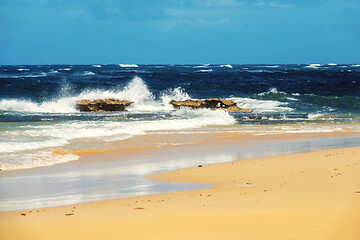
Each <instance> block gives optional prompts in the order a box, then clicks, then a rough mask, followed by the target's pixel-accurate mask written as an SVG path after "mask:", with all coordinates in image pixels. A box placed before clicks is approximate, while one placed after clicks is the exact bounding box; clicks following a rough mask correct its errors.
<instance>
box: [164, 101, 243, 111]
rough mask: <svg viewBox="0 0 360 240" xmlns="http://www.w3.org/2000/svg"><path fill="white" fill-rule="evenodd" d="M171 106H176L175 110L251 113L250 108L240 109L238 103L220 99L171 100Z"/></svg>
mask: <svg viewBox="0 0 360 240" xmlns="http://www.w3.org/2000/svg"><path fill="white" fill-rule="evenodd" d="M170 104H172V105H173V106H174V108H180V107H189V108H191V109H201V108H209V109H212V110H214V109H223V110H227V111H228V112H249V111H250V109H248V108H239V107H238V106H237V105H236V102H234V101H233V100H222V99H218V98H210V99H205V100H193V99H187V100H185V101H175V100H171V101H170Z"/></svg>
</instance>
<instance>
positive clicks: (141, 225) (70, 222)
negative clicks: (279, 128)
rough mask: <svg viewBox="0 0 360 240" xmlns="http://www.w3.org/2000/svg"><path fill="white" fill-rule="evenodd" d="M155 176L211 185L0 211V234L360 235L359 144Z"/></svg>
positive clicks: (115, 236)
mask: <svg viewBox="0 0 360 240" xmlns="http://www.w3.org/2000/svg"><path fill="white" fill-rule="evenodd" d="M150 177H151V178H153V179H157V180H161V181H169V182H189V183H208V184H212V185H213V187H211V186H209V188H207V189H203V190H195V191H188V192H178V193H168V194H157V195H149V196H142V197H134V198H126V199H117V200H108V201H100V202H93V203H85V204H78V205H71V206H64V207H54V208H47V209H33V210H26V211H16V212H6V213H0V239H6V240H11V239H54V240H55V239H247V240H250V239H261V240H263V239H276V240H279V239H307V240H311V239H346V240H351V239H354V240H355V239H356V240H358V239H360V228H359V226H360V148H344V149H333V150H325V151H319V152H314V153H305V154H296V155H286V156H279V157H271V158H262V159H252V160H245V161H238V162H231V163H225V164H215V165H208V166H199V167H195V168H188V169H182V170H177V171H173V172H167V173H163V174H159V175H155V176H150ZM129 184H131V183H129Z"/></svg>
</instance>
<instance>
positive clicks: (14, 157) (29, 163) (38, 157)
mask: <svg viewBox="0 0 360 240" xmlns="http://www.w3.org/2000/svg"><path fill="white" fill-rule="evenodd" d="M3 157H4V160H3V161H0V169H2V170H14V169H24V168H33V167H44V166H52V165H54V164H58V163H65V162H69V161H74V160H78V159H79V156H78V155H75V154H72V153H70V152H67V151H61V150H55V151H54V150H46V151H40V152H36V153H21V154H17V153H9V154H5V155H3Z"/></svg>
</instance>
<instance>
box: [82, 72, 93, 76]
mask: <svg viewBox="0 0 360 240" xmlns="http://www.w3.org/2000/svg"><path fill="white" fill-rule="evenodd" d="M82 75H84V76H90V75H95V73H93V72H91V71H85V72H83V74H82Z"/></svg>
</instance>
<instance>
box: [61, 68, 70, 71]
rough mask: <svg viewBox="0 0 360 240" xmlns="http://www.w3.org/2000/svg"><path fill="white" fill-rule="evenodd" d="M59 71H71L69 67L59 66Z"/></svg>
mask: <svg viewBox="0 0 360 240" xmlns="http://www.w3.org/2000/svg"><path fill="white" fill-rule="evenodd" d="M58 70H59V71H71V68H60V69H58Z"/></svg>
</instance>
